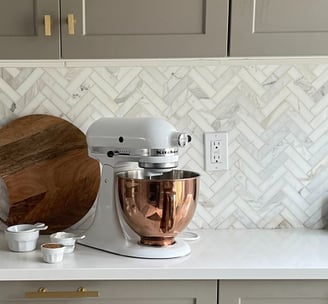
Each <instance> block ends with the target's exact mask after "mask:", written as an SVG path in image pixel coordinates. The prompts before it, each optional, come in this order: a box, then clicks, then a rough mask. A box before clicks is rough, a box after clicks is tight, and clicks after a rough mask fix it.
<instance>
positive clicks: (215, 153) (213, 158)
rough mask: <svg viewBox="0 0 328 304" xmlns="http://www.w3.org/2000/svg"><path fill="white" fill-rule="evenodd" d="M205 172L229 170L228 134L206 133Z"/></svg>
mask: <svg viewBox="0 0 328 304" xmlns="http://www.w3.org/2000/svg"><path fill="white" fill-rule="evenodd" d="M204 144H205V170H206V171H221V170H228V133H226V132H218V133H205V134H204Z"/></svg>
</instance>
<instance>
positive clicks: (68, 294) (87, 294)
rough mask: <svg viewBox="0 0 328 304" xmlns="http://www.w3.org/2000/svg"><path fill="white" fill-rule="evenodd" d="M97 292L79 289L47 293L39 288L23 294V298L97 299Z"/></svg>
mask: <svg viewBox="0 0 328 304" xmlns="http://www.w3.org/2000/svg"><path fill="white" fill-rule="evenodd" d="M97 297H99V292H98V291H87V290H86V289H85V288H83V287H79V288H78V289H77V290H76V291H48V290H47V288H44V287H40V288H39V289H38V291H27V292H25V298H34V299H35V298H57V299H58V298H97Z"/></svg>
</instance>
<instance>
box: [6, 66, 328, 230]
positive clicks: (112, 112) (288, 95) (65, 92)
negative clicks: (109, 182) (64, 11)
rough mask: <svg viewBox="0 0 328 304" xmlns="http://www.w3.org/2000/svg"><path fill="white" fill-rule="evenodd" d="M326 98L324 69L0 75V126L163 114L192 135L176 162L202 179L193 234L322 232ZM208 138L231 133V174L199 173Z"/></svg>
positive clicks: (83, 124)
mask: <svg viewBox="0 0 328 304" xmlns="http://www.w3.org/2000/svg"><path fill="white" fill-rule="evenodd" d="M327 93H328V65H327V64H317V65H310V64H308V65H294V64H293V65H285V64H279V65H270V64H267V65H228V64H227V65H225V64H222V65H215V66H186V65H184V66H167V65H165V66H164V65H163V66H142V67H93V68H88V67H86V68H65V67H61V68H28V67H25V68H0V123H1V124H5V123H6V122H7V121H8V120H11V119H13V118H14V117H17V116H23V115H28V114H32V113H47V114H52V115H56V116H60V117H63V118H65V119H67V120H69V121H71V122H73V123H74V124H75V125H76V126H78V127H80V128H81V129H82V130H83V131H86V129H87V128H88V126H89V125H90V123H91V122H93V121H94V120H95V119H97V118H99V117H103V116H110V117H111V116H118V117H134V116H155V117H158V116H160V117H164V118H166V119H168V120H169V121H170V122H171V123H173V124H174V125H175V126H176V127H177V129H179V130H180V131H188V132H190V133H191V134H192V135H193V141H192V144H191V145H190V147H189V148H187V149H186V150H184V151H183V152H182V154H181V162H180V166H181V167H182V168H184V169H190V170H193V171H197V172H199V173H201V195H200V201H199V205H198V209H197V212H196V215H195V217H194V219H193V222H192V224H191V225H190V226H191V228H214V229H221V228H281V227H287V228H288V227H309V228H322V227H324V226H325V224H326V220H325V219H326V217H327V212H328V208H327V205H328V95H327ZM209 131H227V132H228V133H229V162H230V170H228V171H225V172H214V173H210V172H205V170H204V161H203V155H204V151H203V133H204V132H209ZM327 218H328V217H327Z"/></svg>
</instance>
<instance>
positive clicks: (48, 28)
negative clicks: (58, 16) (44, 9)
mask: <svg viewBox="0 0 328 304" xmlns="http://www.w3.org/2000/svg"><path fill="white" fill-rule="evenodd" d="M44 35H45V36H51V16H50V15H44Z"/></svg>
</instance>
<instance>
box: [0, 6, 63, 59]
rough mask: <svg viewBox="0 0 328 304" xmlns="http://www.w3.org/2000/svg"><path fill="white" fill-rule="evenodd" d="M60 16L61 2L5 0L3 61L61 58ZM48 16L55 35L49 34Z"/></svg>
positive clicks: (0, 19) (0, 13)
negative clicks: (46, 29)
mask: <svg viewBox="0 0 328 304" xmlns="http://www.w3.org/2000/svg"><path fill="white" fill-rule="evenodd" d="M58 13H59V2H58V0H24V1H22V0H1V1H0V46H1V47H0V59H55V58H57V59H58V58H59V55H60V54H59V51H60V48H59V19H58ZM45 16H49V17H46V18H49V19H50V20H51V25H50V27H51V28H50V31H51V32H50V34H51V36H46V35H45V23H44V22H45Z"/></svg>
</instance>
